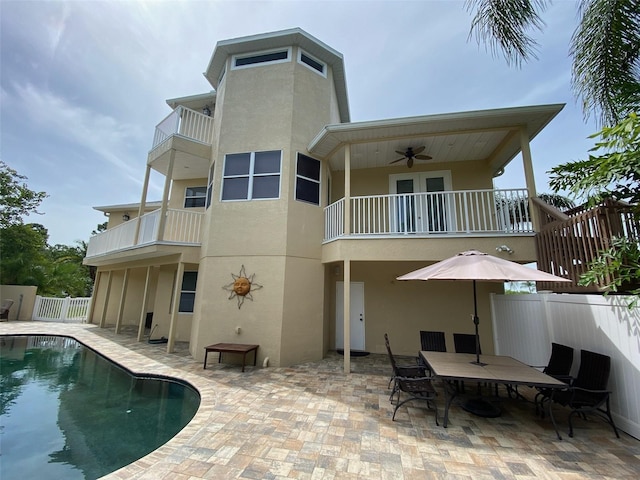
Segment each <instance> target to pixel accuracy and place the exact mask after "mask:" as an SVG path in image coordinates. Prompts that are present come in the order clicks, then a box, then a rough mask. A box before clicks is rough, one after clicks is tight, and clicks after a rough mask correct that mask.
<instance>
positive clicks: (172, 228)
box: [87, 209, 204, 257]
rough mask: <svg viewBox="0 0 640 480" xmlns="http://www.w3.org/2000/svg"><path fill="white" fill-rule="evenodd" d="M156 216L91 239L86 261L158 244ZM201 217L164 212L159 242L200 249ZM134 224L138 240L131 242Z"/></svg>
mask: <svg viewBox="0 0 640 480" xmlns="http://www.w3.org/2000/svg"><path fill="white" fill-rule="evenodd" d="M160 212H161V211H160V210H154V211H153V212H149V213H147V214H145V215H143V216H142V217H139V218H133V219H131V220H129V221H128V222H125V223H122V224H120V225H118V226H116V227H113V228H110V229H108V230H106V231H104V232H101V233H99V234H97V235H95V236H93V237H91V238H90V239H89V245H88V246H87V257H95V256H97V255H104V254H107V253H112V252H116V251H118V250H124V249H129V248H133V247H136V246H144V245H149V244H153V243H155V242H158V241H160V235H159V233H160V232H159V226H160ZM203 217H204V214H203V213H201V212H191V211H188V210H172V209H170V210H167V221H166V223H165V227H164V235H162V240H161V241H162V242H163V243H170V244H180V245H200V243H201V227H202V218H203ZM138 222H140V230H139V232H138V237H137V238H135V232H136V225H137V223H138Z"/></svg>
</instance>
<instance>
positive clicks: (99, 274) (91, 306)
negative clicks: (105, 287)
mask: <svg viewBox="0 0 640 480" xmlns="http://www.w3.org/2000/svg"><path fill="white" fill-rule="evenodd" d="M102 274H103V272H96V280H95V282H93V291H92V292H91V303H90V304H89V313H88V314H87V323H93V316H94V315H95V311H96V298H98V292H99V291H100V280H101V279H102Z"/></svg>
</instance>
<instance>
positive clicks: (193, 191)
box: [184, 187, 207, 208]
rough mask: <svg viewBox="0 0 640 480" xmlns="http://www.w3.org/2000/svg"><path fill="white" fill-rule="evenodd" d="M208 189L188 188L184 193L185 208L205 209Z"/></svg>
mask: <svg viewBox="0 0 640 480" xmlns="http://www.w3.org/2000/svg"><path fill="white" fill-rule="evenodd" d="M206 198H207V187H187V188H186V189H185V191H184V208H194V207H204V205H205V201H206Z"/></svg>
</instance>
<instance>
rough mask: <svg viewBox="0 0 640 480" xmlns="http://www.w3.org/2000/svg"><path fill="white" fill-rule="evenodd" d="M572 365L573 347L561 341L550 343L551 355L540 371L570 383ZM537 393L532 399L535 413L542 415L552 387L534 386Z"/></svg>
mask: <svg viewBox="0 0 640 480" xmlns="http://www.w3.org/2000/svg"><path fill="white" fill-rule="evenodd" d="M572 366H573V348H571V347H568V346H567V345H562V344H561V343H553V342H552V343H551V356H550V357H549V363H547V365H546V366H545V367H535V368H542V369H543V370H542V373H546V374H547V375H549V376H551V377H554V378H557V379H558V380H562V381H563V382H565V383H571V375H570V374H571V367H572ZM536 390H538V393H536V396H535V397H534V399H533V403H534V404H535V406H536V414H538V413H540V414H541V415H542V416H544V402H545V401H547V400H549V397H550V396H551V393H552V389H550V388H536Z"/></svg>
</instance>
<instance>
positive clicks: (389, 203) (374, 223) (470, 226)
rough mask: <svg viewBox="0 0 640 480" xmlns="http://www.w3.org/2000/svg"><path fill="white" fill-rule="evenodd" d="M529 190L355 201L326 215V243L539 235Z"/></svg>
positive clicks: (340, 203)
mask: <svg viewBox="0 0 640 480" xmlns="http://www.w3.org/2000/svg"><path fill="white" fill-rule="evenodd" d="M527 202H528V193H527V190H526V189H525V188H519V189H518V188H516V189H505V190H460V191H444V192H431V193H411V194H388V195H367V196H358V197H351V199H350V208H349V216H350V219H349V220H348V221H347V219H346V216H345V200H344V198H343V199H340V200H338V201H337V202H335V203H333V204H331V205H329V206H327V207H326V208H325V212H324V221H325V224H324V225H325V228H324V232H325V233H324V242H325V243H327V242H331V241H333V240H338V239H341V238H361V239H364V238H406V237H407V236H409V235H410V236H411V237H412V238H416V237H437V236H446V237H447V238H451V236H452V235H457V236H488V235H495V236H503V235H523V234H524V235H533V225H532V222H531V219H530V217H529V208H528V206H527Z"/></svg>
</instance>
